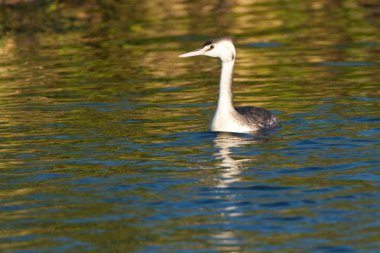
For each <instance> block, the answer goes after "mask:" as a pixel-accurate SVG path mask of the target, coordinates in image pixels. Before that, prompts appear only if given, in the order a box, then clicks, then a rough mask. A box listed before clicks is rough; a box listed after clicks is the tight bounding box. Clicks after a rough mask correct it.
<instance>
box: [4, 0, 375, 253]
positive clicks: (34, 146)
mask: <svg viewBox="0 0 380 253" xmlns="http://www.w3.org/2000/svg"><path fill="white" fill-rule="evenodd" d="M7 2H9V3H10V4H7V5H4V4H3V5H1V12H2V14H3V15H2V16H1V18H0V27H1V32H2V36H1V38H0V90H1V91H0V114H1V125H0V129H1V133H0V134H1V135H0V137H1V140H2V149H1V151H0V154H1V156H2V157H3V159H4V160H3V162H2V163H1V164H0V168H1V169H2V170H3V172H4V177H3V179H2V181H3V184H2V185H4V186H3V187H2V193H1V196H2V199H3V202H2V203H3V206H5V207H8V206H9V207H10V208H13V207H15V206H16V208H15V210H11V211H7V215H6V216H4V217H2V221H1V222H2V223H4V224H5V226H4V227H5V229H4V230H3V231H2V232H1V235H0V236H1V237H2V238H4V239H5V242H6V243H4V244H3V243H2V245H1V248H2V249H3V250H17V249H25V250H28V249H47V250H49V249H51V248H54V247H58V246H61V247H63V246H62V244H65V243H66V242H67V244H69V246H68V247H69V248H68V249H69V250H71V251H75V250H80V249H85V250H88V251H97V250H98V249H108V250H109V251H112V250H114V251H137V250H144V247H145V246H147V245H153V246H158V247H159V246H160V245H174V246H172V247H173V248H175V247H178V248H179V249H194V250H199V251H202V250H203V249H208V248H214V249H217V250H220V251H226V252H228V251H241V252H244V251H249V252H251V251H254V250H255V249H258V248H260V247H270V246H273V245H274V246H278V247H281V246H283V248H281V252H295V250H294V249H292V248H291V247H290V246H289V245H288V246H286V244H287V242H289V241H297V240H301V239H304V238H305V237H306V238H320V239H321V240H332V242H333V243H332V244H336V245H341V244H350V242H351V240H353V239H352V238H351V237H350V233H352V230H350V228H351V227H352V226H359V225H360V224H358V222H355V221H352V222H350V223H337V224H336V226H337V229H336V230H334V231H333V230H331V229H330V226H331V224H330V223H329V222H320V223H316V224H313V225H311V226H310V227H311V228H312V231H311V232H309V233H304V232H295V233H291V234H287V233H273V234H271V235H268V234H265V233H260V232H259V231H249V230H238V229H237V231H234V230H233V229H230V230H228V229H226V230H224V231H213V229H212V225H213V224H219V223H223V224H224V223H226V224H227V223H228V222H231V220H230V218H229V217H230V216H229V215H230V214H231V217H232V216H233V215H235V216H236V217H238V216H239V215H241V214H240V213H239V212H238V211H236V212H234V211H233V210H232V211H231V210H229V209H228V208H227V209H222V208H220V207H219V208H218V209H217V210H216V211H215V208H214V207H213V205H212V204H210V205H205V206H202V207H201V208H200V211H199V213H195V214H194V213H189V215H188V216H186V215H184V216H175V215H173V217H169V218H166V219H165V218H162V219H163V220H162V221H161V222H158V221H157V220H154V218H152V216H153V217H154V213H155V210H156V208H155V206H154V205H152V206H149V205H142V204H141V203H153V202H157V203H156V204H157V205H159V202H160V201H161V202H163V203H164V204H165V202H172V203H179V204H181V203H182V202H185V203H193V202H192V201H195V200H198V199H199V200H202V196H199V195H197V194H196V193H195V194H194V195H190V196H189V195H186V194H185V193H187V192H192V191H193V192H198V191H199V188H200V189H202V188H208V187H210V188H212V187H214V188H218V189H219V188H223V187H225V188H228V187H229V186H231V185H233V184H234V183H238V182H254V183H256V184H264V183H266V184H271V183H273V184H278V185H281V186H291V187H305V188H307V189H309V190H318V189H323V188H328V187H329V186H336V187H337V188H339V187H341V188H339V189H342V190H341V192H339V191H338V192H326V193H321V194H316V195H311V197H310V198H311V199H312V200H313V201H316V202H318V201H321V202H322V201H324V200H326V199H329V198H333V197H336V196H339V194H342V195H355V194H361V193H363V192H364V193H368V194H372V193H374V192H376V190H377V187H376V186H377V185H374V184H373V183H371V182H369V181H367V180H360V179H357V178H353V179H339V178H338V179H336V178H335V179H334V178H333V179H332V178H331V177H333V176H335V175H336V173H337V172H336V171H335V170H334V168H335V167H334V165H339V164H343V165H344V164H351V163H352V164H355V162H356V163H359V162H367V161H368V157H370V156H371V154H372V153H370V151H369V150H367V149H366V148H365V147H359V148H353V152H359V153H360V154H361V153H365V154H367V153H368V157H366V156H364V157H359V158H358V157H355V156H353V155H352V154H350V156H349V155H347V154H348V153H349V152H350V150H347V149H346V148H344V149H343V148H339V147H338V148H336V149H333V150H329V151H330V152H332V151H333V152H334V153H335V154H337V156H338V158H337V157H327V155H326V154H325V153H326V151H323V150H316V151H315V150H314V151H305V154H304V155H303V153H302V152H300V153H299V154H298V160H297V161H295V160H294V157H291V156H290V155H286V154H283V153H273V152H272V150H277V149H286V148H289V147H292V146H293V145H294V142H296V141H302V140H303V139H315V138H318V137H321V136H322V137H325V138H328V137H340V138H344V137H347V136H350V137H352V138H358V139H359V138H363V135H364V134H363V133H367V132H366V131H369V130H371V129H373V124H372V123H371V122H364V123H363V122H360V123H358V124H355V123H353V121H352V119H360V118H366V117H367V118H379V117H380V112H379V110H378V108H379V104H378V98H379V89H378V82H379V77H378V64H379V58H378V55H379V46H380V44H379V43H380V42H379V41H380V40H379V23H378V19H377V16H378V9H379V5H378V3H377V2H376V1H371V0H366V1H363V0H356V1H355V0H350V1H255V2H250V1H191V2H189V1H188V2H183V1H141V0H140V1H121V2H119V1H86V2H85V3H82V2H78V1H65V2H60V1H38V2H37V1H36V2H32V3H20V4H11V3H13V2H17V1H7ZM220 35H233V36H234V37H235V38H236V42H237V48H238V60H237V65H236V70H235V86H234V87H235V100H236V104H239V105H252V104H254V105H257V106H263V107H266V108H270V109H272V110H275V111H276V112H278V113H279V114H280V116H281V118H282V120H283V121H284V125H283V126H282V128H281V130H280V131H281V136H275V137H273V138H274V140H272V141H269V143H265V142H264V143H261V142H259V144H258V146H259V147H260V148H261V150H256V152H257V154H255V155H252V154H250V153H249V154H245V155H242V157H233V155H232V153H233V150H234V149H238V148H247V150H249V149H248V148H251V149H254V147H256V142H255V141H247V142H244V141H242V140H239V139H238V140H236V139H233V140H235V141H236V142H237V143H238V144H236V143H234V141H232V144H231V143H230V139H228V141H224V140H223V138H221V139H218V138H216V139H215V140H214V142H212V141H211V142H209V139H207V138H206V137H199V138H200V139H201V140H203V141H200V140H198V142H197V141H194V142H195V143H194V144H193V143H191V140H188V139H181V138H180V137H178V135H176V134H178V133H186V132H194V133H199V132H202V131H207V126H208V120H209V118H210V117H211V114H212V112H213V109H214V102H215V100H216V96H217V95H216V91H217V87H216V85H217V83H218V75H219V68H220V66H219V63H218V62H217V61H215V60H213V59H204V58H198V59H191V60H189V61H182V60H179V59H178V58H177V56H178V54H179V53H182V52H185V51H187V49H192V48H196V47H197V46H199V45H201V43H202V42H203V40H206V39H208V38H210V37H217V36H220ZM260 43H276V44H275V45H274V46H260V45H262V44H260ZM342 63H343V64H342ZM299 118H303V119H304V120H305V122H311V123H310V125H307V126H305V127H298V126H297V124H298V123H297V122H295V123H287V122H289V121H290V122H291V121H292V120H297V119H299ZM326 119H328V120H330V121H329V122H330V123H329V124H324V122H325V120H326ZM318 120H320V121H318ZM334 120H336V121H337V122H336V123H331V122H334ZM305 122H304V123H305ZM294 128H297V129H298V130H297V132H294ZM367 134H368V135H370V133H367ZM173 136H174V137H173ZM176 137H177V138H178V140H175V141H173V139H175V138H176ZM202 138H203V139H202ZM204 139H206V140H204ZM242 142H243V143H242ZM210 150H211V151H210ZM215 150H219V152H216V151H215ZM214 152H215V154H214V156H213V155H212V154H213V153H214ZM246 152H248V151H246ZM293 152H296V151H293ZM327 153H328V152H327ZM322 158H323V159H322ZM260 166H264V167H265V168H266V169H267V170H268V171H276V169H278V168H286V169H289V170H297V169H300V168H301V169H302V168H304V167H307V168H310V167H312V166H320V167H329V166H331V167H332V168H333V169H332V170H331V171H329V172H326V171H321V172H318V171H317V172H315V173H314V174H312V175H310V174H306V176H305V175H303V176H299V175H292V174H289V175H286V176H281V177H280V176H277V177H273V178H271V177H269V178H266V177H261V178H260V176H259V175H260V171H258V170H256V169H255V168H257V167H260ZM365 166H368V164H367V165H360V166H359V165H358V168H356V167H355V168H353V169H352V170H351V172H352V173H353V174H355V173H359V172H360V173H361V172H363V173H367V172H366V167H365ZM215 167H217V168H222V169H221V170H219V171H218V172H217V173H216V172H215V171H214V170H212V168H215ZM199 168H202V170H199ZM248 168H250V169H251V170H252V171H253V172H251V173H253V174H249V175H245V174H244V172H245V171H247V170H248ZM203 169H204V170H203ZM268 173H269V172H268ZM167 177H168V178H169V179H168V178H167ZM216 177H217V179H215V178H216ZM178 178H184V180H183V182H181V183H180V184H175V183H173V185H170V186H167V189H162V188H159V184H160V183H163V182H166V181H167V180H169V181H170V180H173V181H175V180H176V179H178ZM305 179H306V180H305ZM108 180H109V182H110V183H107V182H108ZM160 180H162V181H160ZM144 184H146V185H152V184H157V185H158V186H157V187H158V188H157V189H154V190H155V191H152V189H151V188H149V187H148V186H146V185H145V186H144ZM112 185H116V186H120V188H122V189H124V188H123V187H125V189H124V190H118V189H114V188H112ZM351 185H354V186H355V187H353V188H349V189H347V188H345V187H348V186H351ZM128 186H131V187H132V186H133V187H132V188H131V189H129V188H128ZM163 188H164V187H163ZM220 191H221V192H223V190H220ZM224 193H225V194H221V195H220V196H218V197H220V198H221V199H222V200H226V201H231V202H234V196H233V194H232V193H229V192H228V190H226V191H225V192H224ZM183 195H185V197H187V198H188V199H185V200H184V199H182V197H183ZM242 195H244V194H242ZM181 201H182V202H181ZM186 201H188V202H186ZM257 201H258V202H260V199H259V200H257ZM261 201H262V202H265V201H264V200H261ZM120 203H122V205H121V204H120ZM259 204H260V203H259ZM375 204H376V203H375V201H374V199H373V198H370V197H368V196H367V197H363V199H361V200H358V201H357V202H350V201H346V200H341V201H336V202H332V203H327V204H325V206H324V207H326V208H328V209H343V210H350V211H358V212H364V213H365V210H363V209H362V207H361V206H362V205H375ZM17 207H20V208H19V209H17ZM229 208H234V205H233V203H232V204H231V205H230V206H229ZM235 208H236V207H235ZM169 209H170V205H169ZM204 210H206V211H204ZM169 211H170V210H169ZM181 211H183V209H181ZM202 211H203V212H202ZM318 211H319V210H313V208H310V207H309V206H294V207H289V208H284V209H282V210H281V211H277V210H265V209H258V210H250V211H249V212H248V213H244V215H247V216H252V217H256V216H260V215H265V214H267V213H269V214H273V215H278V213H279V212H280V213H281V215H283V216H284V217H288V218H290V219H291V218H294V217H297V216H304V217H309V218H313V217H316V216H318V215H319V213H318ZM162 216H163V217H165V215H164V214H162ZM363 217H364V216H363ZM149 218H151V220H149ZM360 218H361V217H360ZM231 219H232V218H231ZM368 219H369V218H368V217H364V218H361V219H360V221H361V222H364V221H368ZM239 222H241V221H239ZM256 222H257V221H256ZM368 222H369V223H370V222H371V220H369V221H368ZM202 224H209V225H210V226H211V229H210V228H207V227H205V228H199V227H198V228H195V229H190V228H186V227H190V226H192V225H202ZM240 225H241V224H240ZM155 226H159V229H156V230H155V229H154V228H155ZM179 226H180V227H184V228H183V229H177V227H179ZM2 227H3V226H2ZM156 228H157V227H156ZM374 229H375V228H373V227H360V229H358V231H359V232H360V233H364V234H365V235H366V236H367V237H366V238H364V239H363V238H359V239H356V240H357V241H356V242H357V244H358V245H359V246H358V248H359V249H362V250H363V249H364V250H365V249H366V248H365V244H368V243H375V242H377V241H378V240H379V236H378V235H377V234H376V233H374V232H373V231H372V230H374ZM337 231H340V232H337ZM10 238H11V239H10ZM15 238H21V239H15ZM210 238H211V239H210ZM231 238H232V239H231ZM252 238H253V239H252ZM189 239H191V241H192V242H191V243H188V241H189ZM223 240H227V241H228V240H230V241H229V244H230V245H229V244H228V243H227V244H223V242H224V241H223ZM234 240H235V241H234ZM178 242H180V243H179V244H178V245H176V243H178ZM284 245H285V246H284ZM153 246H152V247H153ZM173 251H174V249H173ZM257 251H259V250H257ZM299 252H302V251H299Z"/></svg>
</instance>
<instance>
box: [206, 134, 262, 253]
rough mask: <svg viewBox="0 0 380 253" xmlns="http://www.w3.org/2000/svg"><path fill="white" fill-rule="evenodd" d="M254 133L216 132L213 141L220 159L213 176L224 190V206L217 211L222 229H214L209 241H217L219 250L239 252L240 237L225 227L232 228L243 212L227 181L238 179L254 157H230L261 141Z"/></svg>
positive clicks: (216, 154) (216, 155)
mask: <svg viewBox="0 0 380 253" xmlns="http://www.w3.org/2000/svg"><path fill="white" fill-rule="evenodd" d="M262 141H263V140H261V139H260V138H258V136H252V135H242V134H234V133H218V134H217V136H216V138H215V140H214V143H215V147H216V148H217V152H216V153H215V157H216V158H217V159H219V160H220V164H219V165H220V168H219V169H218V172H219V173H218V177H217V178H216V180H217V184H216V187H217V188H222V189H225V190H223V191H221V193H222V194H223V197H224V198H225V199H226V202H225V206H224V207H223V208H222V209H221V210H220V217H222V219H223V220H224V221H223V224H224V227H225V228H224V229H222V230H218V231H215V233H214V234H213V235H212V238H213V243H215V244H217V245H218V246H217V247H218V249H219V250H220V251H223V252H241V250H242V249H241V246H240V245H241V238H240V237H239V235H237V234H236V232H235V230H234V229H229V228H228V227H229V226H231V227H235V226H236V225H237V224H238V223H236V220H235V219H238V217H239V216H242V215H243V212H244V211H243V210H242V209H241V208H239V205H238V204H237V203H238V202H239V201H240V200H239V199H238V197H237V195H236V193H234V192H233V190H232V191H231V189H229V188H228V187H230V186H231V184H233V183H236V182H239V181H241V180H242V177H241V176H240V174H241V173H242V171H243V170H244V169H246V165H247V163H248V162H250V161H252V160H253V159H254V158H252V157H250V158H236V156H235V157H234V153H233V152H234V149H237V148H243V147H244V148H247V149H248V148H249V146H252V145H253V144H256V143H258V142H262Z"/></svg>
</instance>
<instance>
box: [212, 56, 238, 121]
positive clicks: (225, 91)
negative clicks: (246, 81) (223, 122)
mask: <svg viewBox="0 0 380 253" xmlns="http://www.w3.org/2000/svg"><path fill="white" fill-rule="evenodd" d="M234 64H235V61H234V60H233V61H229V62H222V73H221V74H220V83H219V99H218V106H217V109H216V113H217V114H223V115H226V114H229V113H231V112H233V111H234V110H235V109H234V106H233V103H232V90H231V86H232V72H233V69H234Z"/></svg>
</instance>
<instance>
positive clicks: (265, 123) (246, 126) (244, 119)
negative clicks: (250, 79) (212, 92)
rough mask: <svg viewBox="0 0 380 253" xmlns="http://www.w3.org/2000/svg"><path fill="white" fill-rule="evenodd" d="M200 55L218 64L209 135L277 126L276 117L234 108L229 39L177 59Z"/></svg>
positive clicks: (260, 110) (232, 51)
mask: <svg viewBox="0 0 380 253" xmlns="http://www.w3.org/2000/svg"><path fill="white" fill-rule="evenodd" d="M201 55H203V56H209V57H217V58H219V59H220V60H221V62H222V69H221V74H220V81H219V97H218V102H217V107H216V110H215V114H214V117H213V119H212V121H211V124H210V130H211V131H212V132H232V133H250V132H258V131H263V130H269V129H272V128H274V127H276V126H278V125H279V124H280V120H279V119H278V117H277V116H276V115H274V114H273V113H271V112H270V111H268V110H266V109H263V108H259V107H254V106H243V107H234V105H233V101H232V97H233V96H232V90H231V88H232V74H233V69H234V65H235V59H236V49H235V46H234V44H233V41H232V39H231V38H230V37H222V38H218V39H213V40H209V41H207V42H205V43H204V44H203V45H202V46H201V48H199V49H196V50H194V51H191V52H188V53H184V54H181V55H179V57H192V56H201Z"/></svg>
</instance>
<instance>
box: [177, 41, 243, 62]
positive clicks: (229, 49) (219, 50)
mask: <svg viewBox="0 0 380 253" xmlns="http://www.w3.org/2000/svg"><path fill="white" fill-rule="evenodd" d="M197 55H206V56H210V57H219V58H220V60H222V62H230V61H233V60H235V56H236V50H235V46H234V44H233V43H232V40H231V39H230V38H220V39H214V40H210V41H207V42H206V43H204V44H203V46H202V47H201V48H199V49H196V50H194V51H191V52H188V53H185V54H181V55H180V56H179V57H191V56H197Z"/></svg>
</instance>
